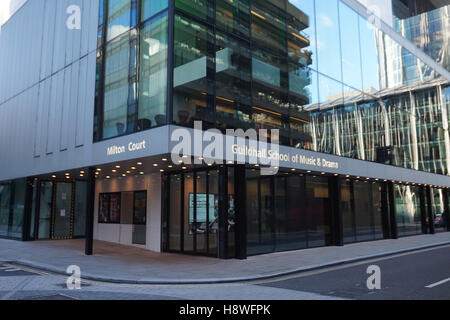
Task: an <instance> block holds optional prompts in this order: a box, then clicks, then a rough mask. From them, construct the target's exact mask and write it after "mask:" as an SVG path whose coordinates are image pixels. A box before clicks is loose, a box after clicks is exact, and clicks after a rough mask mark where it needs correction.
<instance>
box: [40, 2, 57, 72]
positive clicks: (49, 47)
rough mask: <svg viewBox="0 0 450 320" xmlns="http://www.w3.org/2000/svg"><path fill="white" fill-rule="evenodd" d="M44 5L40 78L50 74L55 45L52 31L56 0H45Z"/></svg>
mask: <svg viewBox="0 0 450 320" xmlns="http://www.w3.org/2000/svg"><path fill="white" fill-rule="evenodd" d="M45 6H46V7H45V15H46V19H45V20H44V34H43V44H42V58H41V63H42V66H41V79H44V78H47V77H48V76H50V75H51V74H52V65H53V47H54V45H55V33H54V32H53V31H54V30H55V25H56V1H54V0H45Z"/></svg>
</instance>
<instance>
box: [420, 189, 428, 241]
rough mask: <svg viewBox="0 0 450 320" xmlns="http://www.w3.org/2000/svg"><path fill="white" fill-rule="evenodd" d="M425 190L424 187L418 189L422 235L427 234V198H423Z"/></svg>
mask: <svg viewBox="0 0 450 320" xmlns="http://www.w3.org/2000/svg"><path fill="white" fill-rule="evenodd" d="M425 190H426V189H425V188H424V187H420V221H421V223H422V233H423V234H427V233H428V223H427V217H428V210H427V208H428V204H427V197H426V196H425V192H426V191H425Z"/></svg>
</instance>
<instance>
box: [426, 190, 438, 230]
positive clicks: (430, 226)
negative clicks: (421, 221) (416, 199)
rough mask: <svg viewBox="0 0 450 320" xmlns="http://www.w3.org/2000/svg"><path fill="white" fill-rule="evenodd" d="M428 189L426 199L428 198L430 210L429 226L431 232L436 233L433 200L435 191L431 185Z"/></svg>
mask: <svg viewBox="0 0 450 320" xmlns="http://www.w3.org/2000/svg"><path fill="white" fill-rule="evenodd" d="M425 191H426V199H427V211H428V215H427V217H428V228H429V230H430V234H435V233H436V231H435V230H434V214H433V202H432V201H431V199H432V198H433V193H432V192H431V188H430V187H426V188H425Z"/></svg>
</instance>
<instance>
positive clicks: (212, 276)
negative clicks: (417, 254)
mask: <svg viewBox="0 0 450 320" xmlns="http://www.w3.org/2000/svg"><path fill="white" fill-rule="evenodd" d="M84 244H85V243H84V240H79V239H78V240H63V241H36V242H20V241H13V240H5V239H0V263H1V262H2V261H3V262H4V263H5V262H10V263H15V264H19V265H23V266H28V267H31V268H37V269H40V270H43V271H47V272H52V273H57V274H64V275H67V274H66V270H67V267H69V266H71V265H77V266H79V267H80V268H81V275H82V278H83V279H85V280H92V281H104V282H113V283H130V284H212V283H228V282H240V281H253V280H262V279H269V278H274V277H279V276H284V275H289V274H294V273H298V272H304V271H311V270H315V269H320V268H325V267H331V266H336V265H340V264H346V263H351V262H357V261H362V260H366V259H373V258H379V257H383V256H389V255H394V254H399V253H405V252H409V251H415V250H420V249H426V248H432V247H436V246H444V245H450V233H448V232H447V233H440V234H436V235H419V236H414V237H407V238H401V239H398V240H381V241H375V242H364V243H356V244H350V245H346V246H343V247H324V248H314V249H306V250H300V251H289V252H279V253H272V254H266V255H260V256H253V257H249V258H248V259H247V260H234V259H232V260H220V259H215V258H209V257H199V256H188V255H181V254H169V253H154V252H149V251H147V250H144V249H140V248H135V247H128V246H122V245H118V244H112V243H107V242H101V241H95V243H94V255H93V256H86V255H85V254H84Z"/></svg>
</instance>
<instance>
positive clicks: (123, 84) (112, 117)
mask: <svg viewBox="0 0 450 320" xmlns="http://www.w3.org/2000/svg"><path fill="white" fill-rule="evenodd" d="M132 34H133V36H132V37H133V38H134V39H135V37H136V34H135V33H134V32H133V33H132ZM131 40H132V39H131V35H130V34H126V35H124V36H122V37H120V38H117V39H116V40H114V41H112V42H111V43H109V44H108V45H107V46H106V54H105V56H106V63H105V88H104V91H105V92H104V106H103V138H104V139H108V138H112V137H117V136H121V135H124V134H126V133H131V132H133V131H134V125H135V119H134V116H133V113H135V112H136V111H135V109H136V93H135V91H136V42H137V41H133V42H130V41H131Z"/></svg>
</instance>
